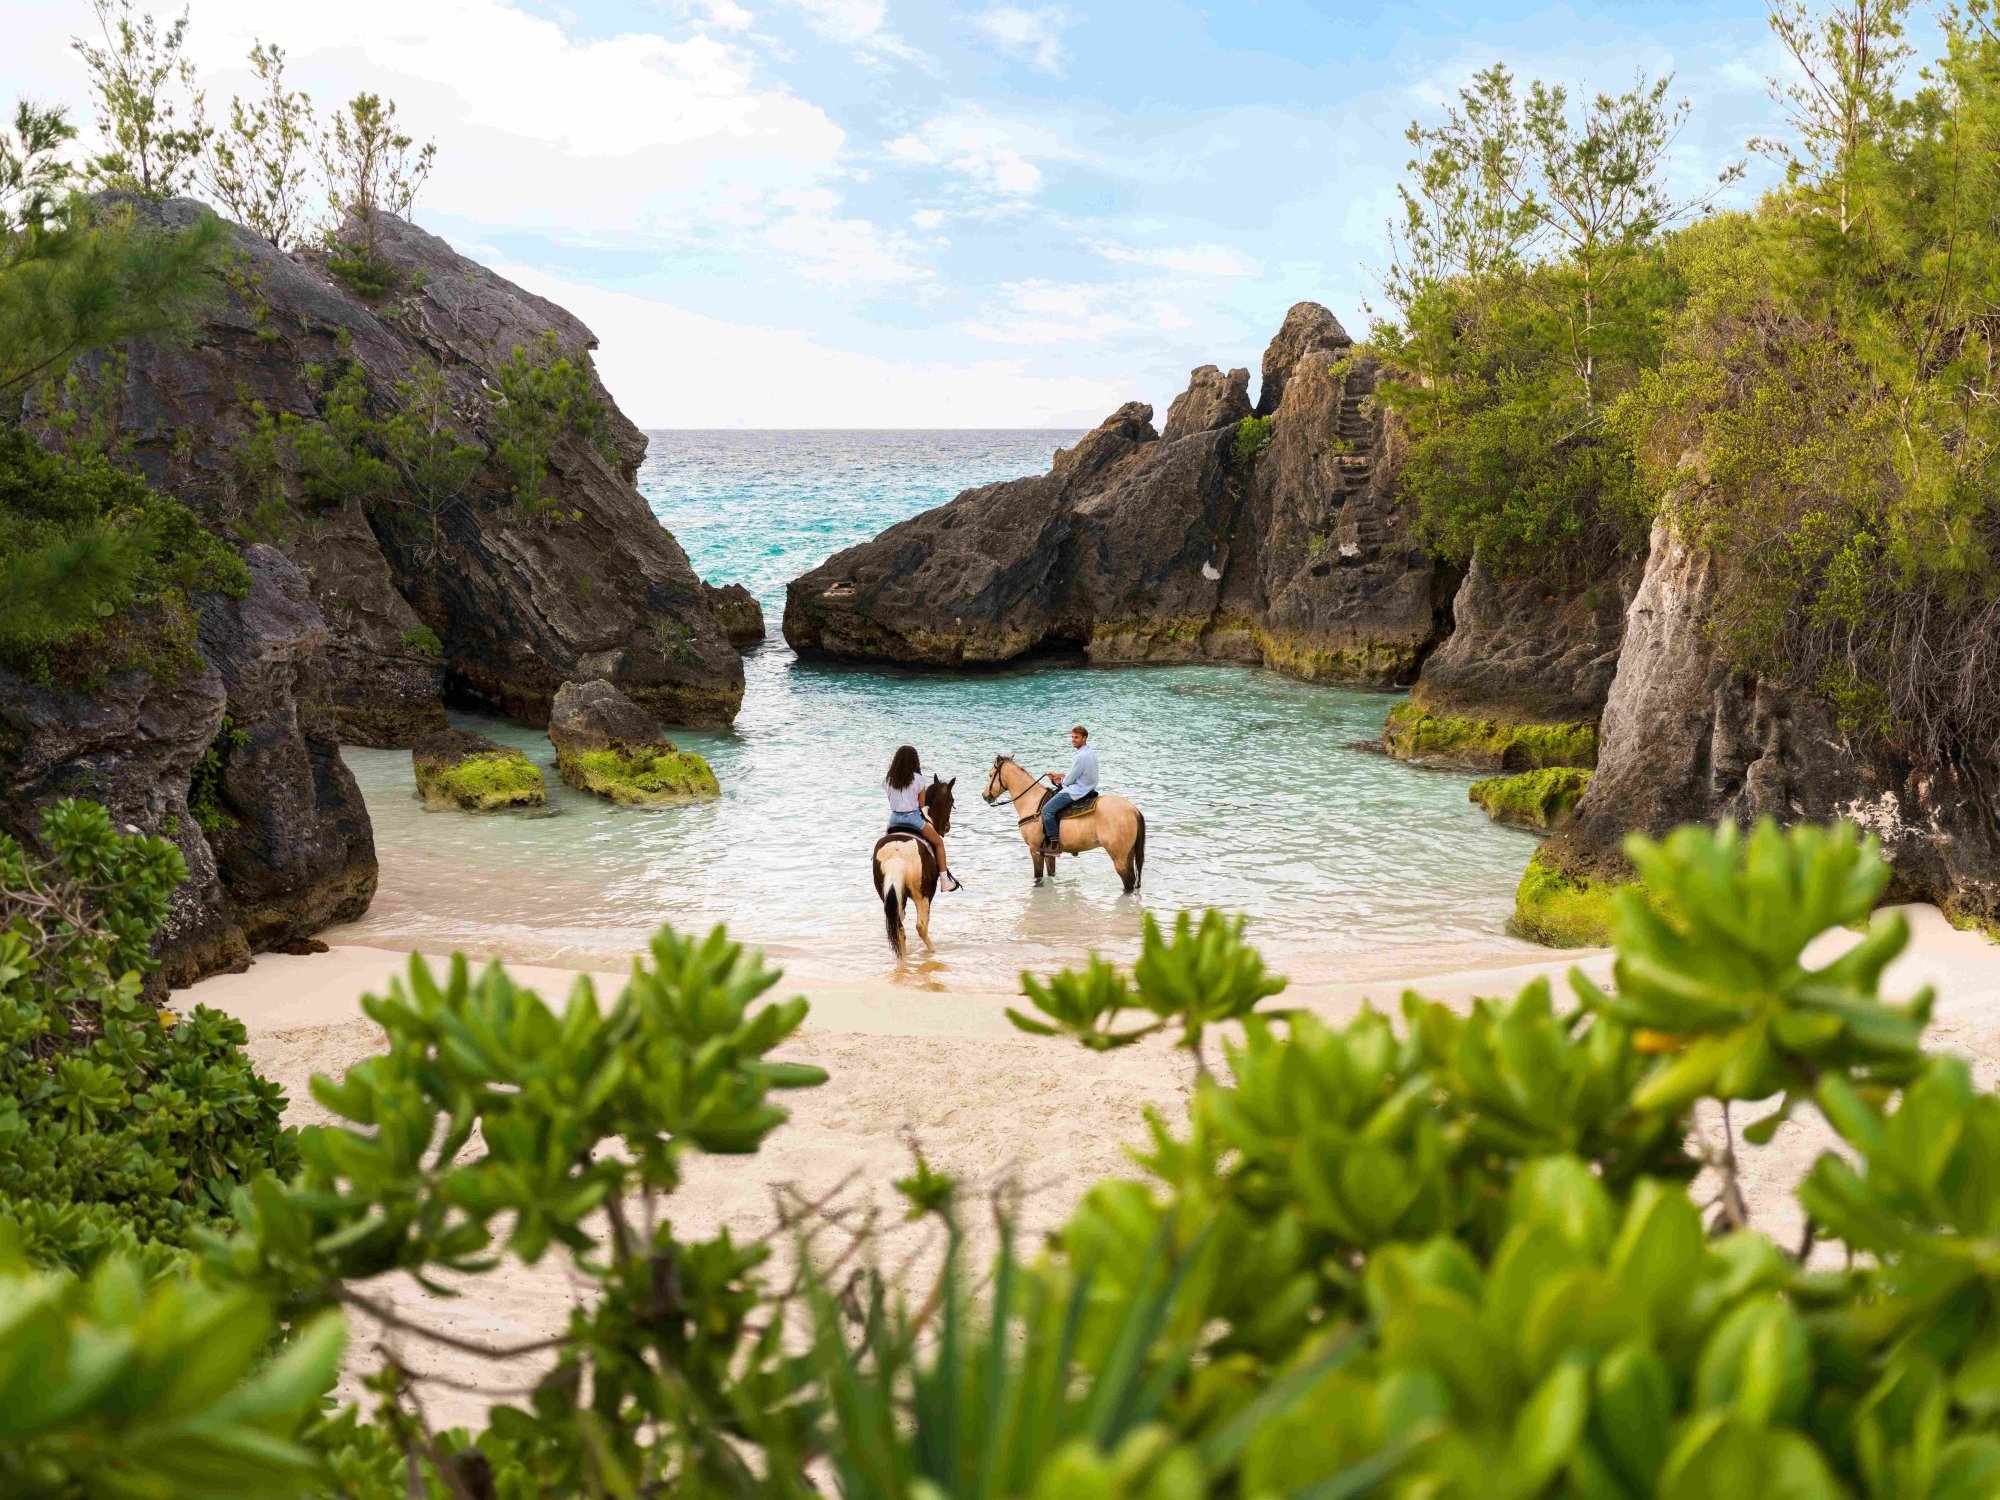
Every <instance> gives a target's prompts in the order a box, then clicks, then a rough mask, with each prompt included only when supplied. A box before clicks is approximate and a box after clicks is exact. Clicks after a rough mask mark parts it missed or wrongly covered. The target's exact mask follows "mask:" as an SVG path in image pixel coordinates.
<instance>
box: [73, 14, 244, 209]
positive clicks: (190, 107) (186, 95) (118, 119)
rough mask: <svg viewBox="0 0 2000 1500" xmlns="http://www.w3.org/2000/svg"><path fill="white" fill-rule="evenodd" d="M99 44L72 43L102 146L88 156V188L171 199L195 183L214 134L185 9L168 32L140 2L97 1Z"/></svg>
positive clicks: (85, 171) (79, 40) (85, 175)
mask: <svg viewBox="0 0 2000 1500" xmlns="http://www.w3.org/2000/svg"><path fill="white" fill-rule="evenodd" d="M91 10H92V13H93V14H94V15H95V16H96V18H97V29H98V36H99V40H98V41H90V40H86V39H85V38H83V37H78V38H76V39H75V41H74V42H72V44H71V45H72V47H73V48H74V50H75V51H76V54H77V56H79V57H81V58H82V59H83V65H84V69H85V71H86V72H87V74H88V75H89V78H90V92H91V94H92V96H93V99H94V101H95V107H96V112H97V128H98V133H99V136H100V138H101V139H100V145H101V147H102V149H101V150H100V151H99V152H98V153H97V154H96V155H94V156H91V157H88V158H86V160H85V162H84V165H83V179H84V182H85V184H86V185H87V186H89V187H93V188H107V189H110V190H112V191H114V192H125V193H136V194H138V195H139V196H140V197H144V198H171V197H173V196H174V195H176V194H177V193H181V192H185V191H186V190H187V189H188V188H189V187H190V186H191V185H192V184H193V182H194V178H195V168H196V165H197V163H198V162H199V161H200V159H201V155H202V152H203V150H204V148H205V147H206V146H207V144H208V140H209V137H210V135H211V131H210V129H209V127H208V123H207V121H206V120H205V119H204V118H203V115H202V95H201V93H200V91H199V90H197V89H196V88H195V86H194V64H193V62H192V61H190V60H189V58H188V57H187V55H186V51H185V49H186V46H187V30H188V15H187V10H186V8H185V7H183V8H182V10H181V13H180V15H179V16H177V17H176V18H175V19H174V20H173V21H172V22H171V23H169V24H168V25H167V26H165V27H164V28H163V27H161V26H160V25H159V23H158V22H156V21H155V20H154V19H153V17H152V16H151V15H150V14H148V13H147V12H144V11H139V12H136V13H135V12H134V11H133V9H132V0H92V5H91Z"/></svg>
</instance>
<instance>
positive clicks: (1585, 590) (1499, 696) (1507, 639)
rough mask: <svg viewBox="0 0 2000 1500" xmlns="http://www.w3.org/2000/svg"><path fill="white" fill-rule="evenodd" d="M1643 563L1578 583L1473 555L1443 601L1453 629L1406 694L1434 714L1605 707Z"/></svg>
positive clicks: (1525, 717)
mask: <svg viewBox="0 0 2000 1500" xmlns="http://www.w3.org/2000/svg"><path fill="white" fill-rule="evenodd" d="M1641 572H1642V567H1641V566H1639V565H1626V566H1623V567H1613V568H1609V569H1606V570H1605V571H1604V573H1603V575H1602V576H1600V577H1598V578H1595V579H1593V580H1591V581H1590V582H1588V583H1585V584H1583V585H1580V586H1573V585H1568V584H1565V583H1561V582H1551V581H1549V580H1546V579H1543V578H1538V577H1530V578H1517V579H1507V578H1500V577H1496V576H1495V575H1494V573H1493V571H1492V570H1491V569H1490V568H1488V567H1486V566H1485V565H1484V564H1483V563H1482V562H1481V561H1480V559H1479V558H1478V557H1476V556H1475V557H1474V558H1473V560H1472V566H1471V567H1470V568H1469V569H1467V570H1466V575H1465V581H1464V582H1463V583H1461V584H1460V585H1459V588H1458V595H1457V597H1456V598H1455V599H1454V600H1453V601H1452V631H1451V634H1450V635H1449V636H1447V637H1446V638H1445V640H1444V643H1443V644H1442V645H1440V646H1439V647H1438V648H1437V650H1436V651H1435V652H1433V653H1432V654H1431V656H1430V658H1429V659H1428V660H1427V661H1426V662H1425V663H1424V668H1423V674H1422V676H1420V677H1419V678H1418V679H1417V685H1416V687H1415V688H1414V689H1413V690H1412V691H1411V693H1410V698H1411V701H1412V702H1414V703H1416V704H1418V705H1419V706H1420V707H1422V708H1423V709H1425V710H1426V711H1428V712H1430V713H1433V714H1458V715H1463V716H1465V717H1468V718H1478V719H1498V720H1508V721H1512V722H1517V723H1540V724H1566V723H1575V722H1583V721H1590V720H1595V719H1596V718H1597V717H1598V716H1599V715H1600V714H1601V713H1603V711H1604V700H1605V698H1606V697H1607V696H1608V695H1609V694H1610V692H1611V679H1612V677H1613V676H1614V675H1615V674H1616V673H1617V670H1618V651H1619V645H1620V642H1621V641H1622V640H1623V639H1624V635H1625V607H1626V605H1627V603H1628V602H1629V601H1630V599H1631V597H1632V593H1633V590H1635V589H1636V588H1637V587H1638V584H1639V577H1640V573H1641Z"/></svg>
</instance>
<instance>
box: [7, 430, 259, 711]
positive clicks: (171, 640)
mask: <svg viewBox="0 0 2000 1500" xmlns="http://www.w3.org/2000/svg"><path fill="white" fill-rule="evenodd" d="M249 586H250V575H249V571H248V570H247V569H246V568H245V567H244V565H243V560H242V559H241V558H240V557H238V556H237V555H236V553H235V552H234V551H233V550H232V549H231V548H230V547H229V546H228V545H227V544H226V543H225V542H223V541H222V540H221V539H220V538H219V537H216V536H215V535H213V534H212V533H210V532H209V531H207V530H205V529H204V528H203V527H202V524H201V523H200V522H199V521H198V520H196V519H195V517H194V514H193V512H191V511H189V510H188V509H187V508H186V507H184V506H181V505H178V504H176V503H175V502H174V501H172V500H168V499H166V498H165V497H164V496H161V495H158V494H155V493H154V492H153V491H152V490H149V489H148V488H147V487H146V485H145V483H144V482H143V481H142V480H140V479H138V478H136V477H134V476H133V475H130V474H127V473H125V472H124V471H123V470H120V469H117V468H115V467H113V466H112V464H111V463H110V462H109V461H108V460H106V459H105V458H104V457H103V456H102V455H98V454H84V455H69V454H59V453H51V452H49V451H48V450H46V449H44V448H41V447H40V446H38V445H37V444H36V443H35V441H34V440H33V439H32V438H30V437H29V436H28V435H27V434H26V433H25V432H22V431H20V430H19V429H7V428H0V663H4V664H5V665H7V666H10V667H12V668H14V669H15V670H17V671H24V672H29V673H32V674H34V675H36V676H39V677H48V676H50V675H54V676H57V677H59V678H63V679H66V680H67V679H77V678H88V677H89V676H92V675H95V674H98V673H101V672H103V671H105V670H118V669H121V668H124V667H128V666H148V667H155V668H158V669H159V670H161V671H163V672H165V671H171V670H174V669H178V668H183V667H187V666H191V665H193V664H194V663H195V662H197V661H198V660H199V658H198V656H197V654H196V652H195V650H194V644H193V643H194V625H193V618H192V615H191V612H190V611H189V609H188V602H187V596H188V594H189V593H190V592H195V591H215V592H219V593H224V594H228V595H230V596H232V597H241V596H242V594H243V592H244V591H245V590H246V589H248V588H249Z"/></svg>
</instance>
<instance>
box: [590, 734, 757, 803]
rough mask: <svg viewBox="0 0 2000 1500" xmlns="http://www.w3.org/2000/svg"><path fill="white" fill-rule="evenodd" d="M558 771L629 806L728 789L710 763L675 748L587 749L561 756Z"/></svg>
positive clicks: (664, 801) (713, 793)
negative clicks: (718, 781)
mask: <svg viewBox="0 0 2000 1500" xmlns="http://www.w3.org/2000/svg"><path fill="white" fill-rule="evenodd" d="M556 768H557V769H558V770H559V771H561V772H562V777H563V780H565V781H567V782H568V783H569V784H570V785H571V786H573V787H575V788H576V789H577V790H578V791H580V792H590V793H592V794H594V795H596V796H599V797H608V798H610V799H611V800H612V801H613V802H618V803H622V804H624V805H625V806H627V807H661V806H664V805H666V804H668V803H671V802H682V801H685V800H687V799H688V798H690V797H713V796H716V795H717V794H718V793H720V792H721V790H722V788H721V786H720V785H718V784H717V782H716V779H715V772H713V771H711V770H710V769H709V768H708V762H707V761H705V760H703V759H702V758H701V757H700V756H699V755H696V754H695V753H694V752H693V751H691V750H676V749H674V748H672V747H671V746H668V747H665V748H660V749H640V750H619V749H609V750H585V751H583V752H582V753H580V754H577V755H570V756H559V757H557V761H556Z"/></svg>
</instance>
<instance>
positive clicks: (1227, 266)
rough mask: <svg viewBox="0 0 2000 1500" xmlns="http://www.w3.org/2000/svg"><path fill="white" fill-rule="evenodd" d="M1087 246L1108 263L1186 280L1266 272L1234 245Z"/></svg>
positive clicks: (1101, 243)
mask: <svg viewBox="0 0 2000 1500" xmlns="http://www.w3.org/2000/svg"><path fill="white" fill-rule="evenodd" d="M1086 243H1087V244H1088V245H1089V246H1090V248H1091V249H1092V250H1095V251H1096V252H1097V253H1098V254H1099V255H1101V256H1103V257H1104V258H1105V259H1106V260H1110V261H1117V262H1119V263H1120V264H1123V265H1130V266H1145V267H1147V268H1148V269H1150V270H1155V271H1175V272H1179V273H1180V274H1182V275H1185V276H1256V275H1258V274H1259V273H1260V272H1261V270H1262V268H1261V267H1260V266H1259V265H1258V264H1257V262H1256V261H1254V260H1252V259H1251V258H1250V257H1249V256H1247V255H1245V254H1244V253H1243V252H1242V251H1241V250H1238V249H1236V248H1234V247H1233V246H1230V245H1217V244H1206V243H1205V244H1199V245H1164V246H1160V247H1158V248H1145V247H1141V246H1133V245H1120V244H1117V243H1115V242H1113V241H1111V240H1089V241H1086Z"/></svg>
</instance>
